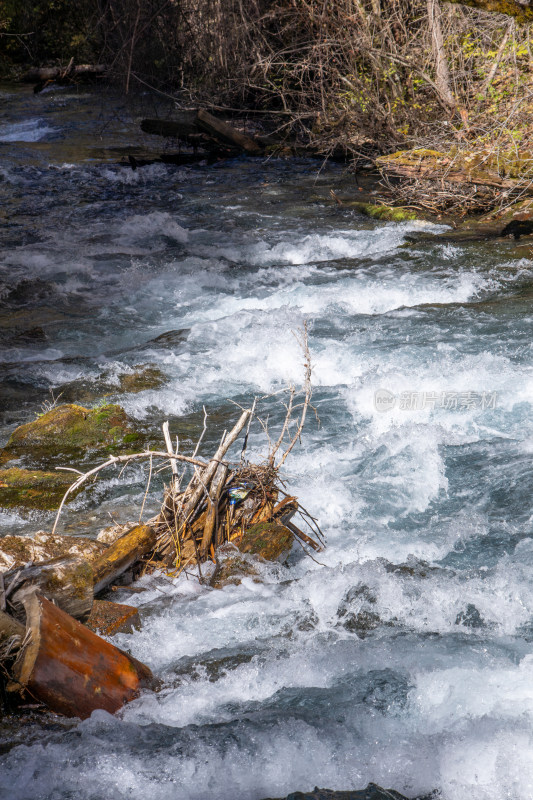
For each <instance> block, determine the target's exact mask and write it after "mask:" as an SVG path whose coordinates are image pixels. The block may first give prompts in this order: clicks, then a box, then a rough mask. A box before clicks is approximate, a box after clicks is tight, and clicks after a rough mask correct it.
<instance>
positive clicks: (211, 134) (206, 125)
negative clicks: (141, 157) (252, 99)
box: [141, 108, 264, 156]
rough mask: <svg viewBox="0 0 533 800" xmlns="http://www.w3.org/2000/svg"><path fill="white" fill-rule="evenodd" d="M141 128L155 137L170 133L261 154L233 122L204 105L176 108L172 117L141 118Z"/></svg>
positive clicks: (259, 147)
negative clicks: (183, 108) (183, 109)
mask: <svg viewBox="0 0 533 800" xmlns="http://www.w3.org/2000/svg"><path fill="white" fill-rule="evenodd" d="M141 130H142V131H144V132H145V133H151V134H153V135H155V136H171V137H174V138H176V139H182V140H183V141H186V142H188V143H189V144H194V145H203V146H208V145H209V140H211V142H213V141H214V142H215V143H217V144H218V145H219V146H220V145H223V146H226V147H227V146H228V145H230V146H231V147H234V148H237V149H238V150H244V151H245V152H246V153H248V154H249V155H254V156H257V155H261V153H263V151H264V146H263V145H262V144H261V143H260V142H259V141H257V140H256V139H253V138H252V137H251V136H247V135H246V134H245V133H241V132H240V131H238V130H237V129H236V128H234V127H233V126H232V125H229V124H228V123H227V122H224V121H223V120H221V119H218V118H217V117H214V116H213V115H212V114H210V113H209V112H208V111H206V110H205V109H203V108H200V109H194V110H189V111H177V112H175V114H174V119H171V120H167V119H165V120H163V119H143V120H142V121H141Z"/></svg>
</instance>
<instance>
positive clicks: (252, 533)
mask: <svg viewBox="0 0 533 800" xmlns="http://www.w3.org/2000/svg"><path fill="white" fill-rule="evenodd" d="M293 539H294V536H293V534H292V532H291V531H290V530H289V529H288V528H286V527H285V525H280V524H279V523H277V522H257V523H256V524H255V525H251V526H250V527H249V528H247V530H246V531H245V532H244V536H243V537H242V539H241V541H240V543H239V545H238V548H239V550H240V551H241V553H249V554H250V555H254V556H261V558H264V559H265V561H280V562H283V561H285V560H286V558H287V556H288V555H289V553H290V551H291V548H292V543H293Z"/></svg>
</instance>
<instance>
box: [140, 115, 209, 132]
mask: <svg viewBox="0 0 533 800" xmlns="http://www.w3.org/2000/svg"><path fill="white" fill-rule="evenodd" d="M197 118H198V111H197V110H196V109H195V110H193V111H175V112H174V118H173V119H143V120H142V122H141V130H142V131H144V132H145V133H151V134H153V135H154V136H174V137H175V138H176V139H181V138H183V137H185V136H191V134H195V133H196V134H197V133H199V132H200V130H199V128H198V125H197Z"/></svg>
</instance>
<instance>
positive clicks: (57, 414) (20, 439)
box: [0, 403, 140, 463]
mask: <svg viewBox="0 0 533 800" xmlns="http://www.w3.org/2000/svg"><path fill="white" fill-rule="evenodd" d="M139 438H140V435H139V433H138V432H137V431H136V430H135V428H134V424H133V420H132V419H131V418H130V417H128V415H127V414H126V412H125V411H124V409H123V408H121V407H120V406H118V405H115V404H108V405H103V406H97V407H96V408H91V409H89V408H84V407H83V406H78V405H74V404H70V403H69V404H66V405H60V406H57V407H55V408H52V409H50V410H49V411H47V412H46V413H45V414H41V415H40V416H38V417H37V419H35V420H33V421H32V422H27V423H26V424H25V425H20V426H19V427H18V428H16V429H15V430H14V431H13V433H12V434H11V436H10V438H9V441H8V443H7V445H6V446H5V448H4V450H3V451H2V452H1V454H0V462H5V461H8V460H10V459H12V458H20V457H22V458H25V459H32V460H34V459H37V460H44V461H46V462H47V463H53V462H54V461H57V460H59V459H60V457H62V456H65V455H66V456H69V457H78V458H79V457H83V456H84V455H85V454H86V453H87V452H95V451H97V452H100V453H102V454H107V453H115V452H117V451H118V450H120V449H127V448H128V447H131V445H132V444H133V443H134V442H136V441H137V440H138V439H139Z"/></svg>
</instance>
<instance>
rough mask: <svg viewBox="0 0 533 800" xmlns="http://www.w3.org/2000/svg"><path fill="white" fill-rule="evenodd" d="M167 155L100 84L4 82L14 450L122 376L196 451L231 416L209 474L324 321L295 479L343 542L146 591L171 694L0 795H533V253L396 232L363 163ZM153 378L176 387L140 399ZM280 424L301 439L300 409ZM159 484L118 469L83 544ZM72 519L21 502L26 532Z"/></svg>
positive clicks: (50, 739) (62, 742)
mask: <svg viewBox="0 0 533 800" xmlns="http://www.w3.org/2000/svg"><path fill="white" fill-rule="evenodd" d="M163 146H165V145H164V143H162V141H158V142H156V141H155V140H153V139H150V141H149V142H147V140H142V139H141V138H140V134H139V133H138V127H137V123H136V122H135V120H134V119H133V117H132V112H131V109H127V108H125V107H123V106H122V105H121V104H120V103H119V102H118V101H113V100H112V99H109V98H103V97H102V96H101V95H100V96H99V95H97V94H95V93H93V92H91V90H83V91H80V90H78V91H75V90H72V89H56V90H53V91H45V92H44V93H43V94H41V95H39V96H33V95H32V94H31V90H29V89H20V88H13V87H3V88H2V91H1V92H0V154H1V161H0V178H1V181H0V197H1V207H0V215H1V218H2V249H1V252H0V282H1V287H0V305H1V311H0V321H1V331H0V333H1V334H2V354H1V364H0V370H1V372H2V384H3V390H2V398H3V399H2V408H1V418H0V425H1V428H0V436H1V443H4V442H5V441H6V440H7V438H8V436H9V433H10V432H11V431H12V430H13V429H14V427H15V426H16V425H18V424H20V423H21V422H24V421H27V420H29V419H32V418H34V416H35V414H36V413H37V412H39V410H40V406H41V404H42V403H43V402H44V401H45V400H47V399H49V398H50V389H53V390H54V392H55V393H56V394H58V393H59V392H61V391H64V392H65V396H66V397H67V398H68V397H69V396H72V392H73V391H74V390H75V391H77V392H78V396H79V397H82V398H83V396H84V393H85V396H86V398H87V404H89V405H91V403H94V402H96V401H97V400H98V399H99V397H101V396H102V395H101V394H100V395H98V392H96V393H95V394H94V396H92V395H91V387H94V386H96V385H98V382H100V383H101V382H102V381H103V382H104V384H105V386H106V387H107V388H106V391H105V394H106V395H107V396H108V397H109V398H110V399H112V400H114V401H117V402H119V403H121V404H122V405H123V407H124V408H125V409H126V411H127V412H128V413H129V414H130V415H131V416H133V417H134V418H135V419H136V420H138V421H139V422H140V423H142V424H143V425H145V426H146V427H147V428H148V429H150V430H152V431H157V430H158V429H159V428H160V425H161V422H162V421H164V420H165V419H169V420H170V427H171V432H175V433H180V436H181V441H182V447H183V449H184V450H185V451H187V448H188V447H189V446H190V445H191V442H192V441H193V440H194V439H195V438H196V437H197V435H198V433H199V432H200V430H201V427H202V406H204V405H205V407H206V409H207V411H208V413H209V414H210V417H209V434H208V437H207V440H206V443H205V448H204V452H205V453H206V454H207V453H209V452H211V451H212V445H213V443H214V442H215V441H217V440H218V439H219V438H220V435H221V433H222V430H223V428H224V427H227V426H228V425H230V424H231V422H232V420H233V419H235V418H236V414H237V413H238V409H236V408H235V406H233V405H232V401H233V402H237V403H241V404H242V403H248V402H251V400H252V399H253V397H254V396H256V395H266V394H269V393H271V392H275V391H277V390H279V389H280V388H281V387H283V386H284V385H286V384H287V383H288V382H296V383H298V382H299V381H300V380H301V375H302V372H303V369H302V356H301V353H300V352H299V350H298V346H297V344H296V342H295V340H294V337H293V336H292V335H291V331H293V330H296V329H298V327H299V326H301V325H302V323H303V321H304V320H307V321H308V323H309V332H310V347H311V352H312V357H313V364H314V385H315V391H314V403H315V405H316V408H317V412H318V414H319V417H320V427H318V425H317V423H316V421H315V420H314V419H313V418H311V419H310V420H309V422H308V425H307V427H306V431H305V435H304V436H303V439H302V443H301V446H298V447H297V448H295V450H294V451H293V453H292V455H291V456H290V458H289V459H288V461H287V462H286V468H285V471H284V478H285V480H286V482H287V485H288V487H289V490H290V492H291V493H294V494H296V495H297V496H298V497H299V499H300V501H301V502H302V503H303V505H304V506H306V507H307V508H308V510H309V511H310V512H311V513H312V514H314V516H316V517H317V518H318V519H319V521H320V524H321V527H322V528H323V530H324V532H325V534H326V536H327V548H326V549H325V551H324V552H322V553H320V555H319V556H318V558H317V562H318V561H319V562H320V563H317V562H315V561H312V560H311V559H309V558H307V557H306V556H305V555H304V554H303V552H302V550H301V549H300V548H298V547H297V546H295V548H294V552H293V553H292V554H291V557H290V559H289V562H288V564H287V565H286V566H276V567H268V568H267V567H265V569H264V576H263V577H264V582H262V583H254V582H253V581H252V580H251V579H250V578H245V579H244V580H243V582H242V584H241V585H239V586H229V587H226V588H225V589H223V590H212V589H209V588H207V587H205V586H201V585H199V583H198V582H197V581H195V580H192V579H187V578H186V577H185V576H182V577H180V578H179V579H178V580H175V581H173V582H169V581H168V580H164V579H162V578H160V577H159V578H157V577H150V578H148V577H145V578H143V579H142V582H143V583H144V585H145V586H146V587H147V588H146V591H145V592H143V593H135V594H132V593H131V592H128V590H127V589H125V590H124V591H123V592H121V593H120V597H119V598H118V599H121V600H123V601H124V602H128V603H131V604H134V605H138V606H139V608H140V611H141V616H142V620H143V628H142V630H141V631H139V632H136V633H134V634H132V635H126V634H119V635H116V636H115V637H114V638H113V639H112V641H113V642H114V643H115V644H117V645H118V646H120V647H123V648H127V649H128V650H129V651H130V652H131V653H132V654H133V655H134V656H136V657H137V658H139V659H141V660H143V661H145V662H146V663H148V664H149V666H150V667H151V668H152V669H153V670H154V672H155V673H156V674H157V675H158V676H159V677H160V678H161V680H162V682H163V688H162V690H161V691H160V692H159V693H145V694H143V695H142V696H141V697H140V698H138V699H137V700H135V701H134V702H133V703H131V704H130V705H129V706H127V707H125V708H124V709H123V710H122V711H121V712H120V713H118V714H117V715H116V716H114V717H113V716H110V715H109V714H107V713H105V712H96V713H94V714H93V715H92V717H91V718H90V719H89V720H86V721H84V722H81V723H76V722H74V723H72V722H70V723H65V724H62V723H60V722H57V721H56V722H55V723H53V724H52V723H50V722H48V723H46V724H45V722H43V723H41V724H40V723H38V722H35V723H34V724H33V725H29V726H28V728H27V730H25V731H22V733H21V732H20V731H19V732H18V733H17V736H18V739H17V741H19V742H20V744H19V745H18V746H16V747H14V748H12V749H10V750H9V751H7V748H6V752H5V753H4V755H3V756H1V757H0V796H2V797H5V798H12V799H13V800H15V798H16V799H17V800H19V799H20V800H22V798H28V799H30V798H31V800H36V798H54V800H55V799H57V800H59V798H72V797H76V798H79V799H80V800H81V799H82V798H83V799H84V800H88V799H89V798H94V800H96V799H97V798H98V800H100V798H103V797H105V798H107V800H115V799H116V800H119V799H120V800H122V798H150V800H167V798H173V800H174V799H176V800H177V799H178V798H179V799H180V800H181V799H183V800H207V798H215V797H216V798H221V800H260V799H261V798H264V797H280V796H283V795H285V794H287V793H288V792H290V791H296V790H298V789H299V790H305V789H311V788H312V787H313V786H315V785H317V784H318V785H319V786H329V787H331V788H337V789H349V788H361V787H363V786H365V785H366V783H367V782H369V781H373V782H376V783H379V784H380V785H382V786H388V787H394V788H395V789H397V790H398V791H401V792H404V793H405V794H407V795H408V796H415V795H420V794H424V793H427V792H430V791H431V790H433V789H438V790H440V792H441V793H442V797H443V798H444V800H467V798H468V800H489V798H490V800H504V798H505V799H507V798H509V800H511V799H512V800H531V797H532V796H533V740H532V721H533V644H532V642H533V583H532V581H531V572H532V569H533V537H532V511H533V503H532V497H533V423H532V419H531V406H532V402H533V400H532V397H533V394H532V393H533V370H532V344H531V342H532V321H533V315H532V306H531V297H532V289H533V258H532V256H531V252H530V249H528V248H527V247H517V246H515V244H514V243H512V242H505V241H492V242H487V243H465V244H463V245H459V244H454V243H449V242H445V241H443V240H442V239H440V238H439V236H438V234H439V232H440V231H441V230H442V228H440V227H438V226H436V225H430V224H429V223H423V222H407V223H383V222H375V221H370V220H368V219H366V218H364V217H362V216H361V215H359V214H358V213H357V212H356V211H354V210H352V209H350V208H349V207H345V206H338V205H335V204H333V203H332V202H331V200H330V196H329V192H330V190H331V189H333V190H334V191H336V192H337V193H340V194H342V192H345V193H346V192H348V191H349V192H351V193H352V196H354V197H356V196H357V186H356V183H355V180H354V178H353V175H349V174H347V173H346V172H345V170H344V169H343V168H341V167H340V166H332V165H326V166H321V165H320V163H319V162H309V161H304V160H296V161H294V160H293V161H291V160H286V161H282V160H275V159H274V160H267V161H262V160H258V159H255V160H251V159H236V160H233V161H226V162H221V163H219V164H215V165H212V166H207V165H205V164H200V165H198V166H194V167H184V168H178V167H176V166H171V165H164V164H156V165H152V166H146V167H141V168H139V169H137V170H135V171H133V170H131V169H129V168H125V167H123V166H120V165H119V164H118V163H117V162H118V161H119V160H120V158H122V157H123V156H124V154H127V153H128V152H131V153H133V152H137V153H140V152H146V151H147V149H149V148H152V150H153V151H154V152H158V151H160V150H161V148H162V147H163ZM135 148H137V149H135ZM420 233H424V234H425V236H424V237H423V238H422V237H421V238H418V239H417V236H418V234H420ZM21 328H23V329H24V330H26V331H27V333H24V332H23V333H22V334H18V333H17V334H16V335H13V334H12V333H11V332H10V331H13V330H19V329H21ZM139 364H143V365H146V364H149V365H152V366H156V367H158V368H159V369H160V370H161V372H162V373H163V374H164V376H165V379H166V383H165V384H164V385H163V386H161V387H160V388H152V389H150V388H148V389H146V390H144V391H141V392H138V393H130V394H128V393H122V394H120V393H119V381H120V376H121V375H123V374H124V373H126V374H127V373H131V372H132V371H133V370H134V368H136V367H137V365H139ZM73 387H74V389H73ZM69 392H70V393H71V394H70V395H69ZM264 403H265V408H266V413H268V414H269V420H270V425H271V426H272V427H273V428H274V429H275V427H276V425H277V424H279V422H280V421H281V419H282V417H283V409H282V408H281V406H280V404H279V400H278V399H276V398H272V399H270V400H266V401H264ZM262 448H264V437H263V436H262V434H261V432H260V431H256V432H255V433H254V435H253V436H252V441H251V455H253V456H254V457H256V456H257V457H260V455H261V452H263V450H262ZM73 466H78V465H76V464H74V465H73ZM145 480H146V473H145V471H144V470H143V468H141V467H140V466H137V467H135V468H133V467H132V468H131V470H130V471H127V472H125V473H124V474H123V475H119V473H118V472H116V473H115V472H111V473H106V474H105V475H104V476H103V477H102V479H101V480H100V482H99V483H98V484H97V485H96V486H95V487H94V488H92V489H90V490H88V491H87V492H85V493H83V494H81V495H80V496H79V497H78V498H77V499H76V500H75V502H74V504H73V505H72V506H71V508H70V510H69V511H68V512H67V513H66V515H65V517H64V520H63V523H62V528H61V530H64V531H68V532H71V533H78V534H80V533H81V534H84V535H88V536H93V535H96V533H97V531H98V530H99V529H100V528H101V527H102V526H103V525H105V524H109V514H110V513H111V514H112V515H114V516H115V518H116V519H118V520H122V521H124V520H127V519H135V518H136V517H137V516H138V514H139V509H140V505H141V503H142V499H143V494H144V487H145ZM161 480H162V478H160V477H159V478H158V481H159V482H158V481H156V482H155V483H154V484H153V486H152V489H151V492H150V496H149V498H148V503H147V509H146V514H149V513H152V512H153V511H154V510H156V509H157V507H158V503H159V501H160V498H161V485H162V484H161ZM52 519H53V515H51V514H45V513H37V512H35V513H33V514H32V515H30V516H28V515H24V514H22V513H21V514H17V513H14V512H12V511H9V512H8V511H5V512H4V513H3V514H2V516H1V517H0V533H8V532H9V533H13V532H31V531H35V530H38V529H43V528H44V529H46V528H48V529H50V526H51V524H52Z"/></svg>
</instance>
